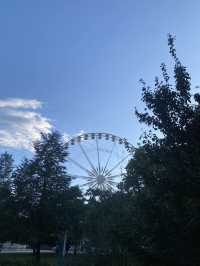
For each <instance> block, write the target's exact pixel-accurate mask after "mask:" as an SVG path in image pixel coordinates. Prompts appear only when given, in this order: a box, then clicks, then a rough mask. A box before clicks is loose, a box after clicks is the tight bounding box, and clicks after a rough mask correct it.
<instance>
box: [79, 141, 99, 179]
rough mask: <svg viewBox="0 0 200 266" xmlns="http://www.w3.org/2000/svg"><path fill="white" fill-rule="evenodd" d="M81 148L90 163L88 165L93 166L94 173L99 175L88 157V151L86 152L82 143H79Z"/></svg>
mask: <svg viewBox="0 0 200 266" xmlns="http://www.w3.org/2000/svg"><path fill="white" fill-rule="evenodd" d="M79 147H80V148H81V151H82V153H83V154H84V156H85V158H86V160H87V161H88V163H89V165H90V166H91V168H92V170H93V171H94V173H96V174H97V175H98V172H97V170H96V169H95V167H94V165H93V163H92V162H91V160H90V158H89V157H88V155H87V153H86V151H85V150H84V148H83V146H82V145H81V143H79Z"/></svg>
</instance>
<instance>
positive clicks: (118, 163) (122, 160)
mask: <svg viewBox="0 0 200 266" xmlns="http://www.w3.org/2000/svg"><path fill="white" fill-rule="evenodd" d="M128 157H129V154H128V155H126V156H125V157H124V158H123V159H121V160H120V161H119V162H117V163H116V164H115V166H114V167H113V168H112V169H110V170H109V171H108V172H107V173H106V175H109V174H111V173H112V171H113V170H115V169H116V168H117V167H118V166H119V165H120V164H121V163H123V162H124V161H125V160H126V159H127V158H128Z"/></svg>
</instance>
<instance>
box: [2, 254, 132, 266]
mask: <svg viewBox="0 0 200 266" xmlns="http://www.w3.org/2000/svg"><path fill="white" fill-rule="evenodd" d="M133 265H134V266H137V265H136V264H135V263H133V262H131V261H129V262H128V261H120V260H119V259H114V260H113V259H112V260H111V258H109V257H106V256H98V257H97V256H89V255H76V256H74V255H68V256H67V257H66V258H65V259H64V264H63V263H62V262H60V261H59V259H58V258H57V257H56V255H55V254H41V260H40V263H38V262H36V261H35V259H34V258H33V257H32V254H0V266H133Z"/></svg>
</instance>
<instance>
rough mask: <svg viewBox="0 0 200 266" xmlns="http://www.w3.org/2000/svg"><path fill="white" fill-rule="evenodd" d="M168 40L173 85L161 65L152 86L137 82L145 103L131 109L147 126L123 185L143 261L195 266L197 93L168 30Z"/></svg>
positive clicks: (199, 140) (198, 228) (198, 232)
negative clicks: (146, 259)
mask: <svg viewBox="0 0 200 266" xmlns="http://www.w3.org/2000/svg"><path fill="white" fill-rule="evenodd" d="M168 44H169V48H170V54H171V55H172V58H173V59H174V83H172V84H174V85H171V83H170V77H169V75H168V73H167V70H166V66H165V65H164V64H162V65H161V70H162V75H163V80H162V81H160V80H159V79H158V78H156V80H155V88H153V89H151V88H150V87H148V86H147V85H146V84H145V82H144V81H142V84H143V91H142V100H143V102H144V103H145V105H146V108H145V111H144V112H142V113H141V112H139V111H138V110H136V115H137V117H138V118H139V121H140V122H142V123H145V124H146V125H148V126H149V127H151V131H150V132H149V133H146V134H145V136H144V137H143V142H142V143H141V145H140V147H139V148H138V149H137V150H136V153H135V155H134V158H133V159H132V160H131V161H130V162H129V164H128V166H127V177H126V179H125V184H124V185H125V187H126V189H127V192H128V193H130V194H131V197H132V202H133V204H134V206H135V212H134V215H135V216H136V219H134V222H133V224H132V227H134V228H135V229H136V231H137V235H139V237H140V241H139V242H138V247H139V248H141V249H142V250H143V251H144V257H146V258H148V265H149V264H151V260H152V265H155V261H156V263H157V264H158V265H197V264H199V261H200V257H199V254H200V249H199V244H198V239H199V237H200V223H199V219H200V214H199V208H200V198H199V193H200V182H199V180H200V134H199V133H200V96H199V94H196V95H195V96H194V99H193V98H192V95H191V92H190V91H191V84H190V75H189V74H188V72H187V69H186V68H185V67H184V66H183V65H182V63H181V62H180V60H179V59H178V57H177V55H176V50H175V47H174V38H173V37H172V36H171V35H169V38H168ZM194 101H195V104H194V103H193V102H194ZM152 128H153V130H152ZM156 131H159V132H160V134H156ZM137 235H136V234H135V235H134V234H133V236H132V237H133V238H134V237H135V236H137ZM138 239H139V238H138ZM150 258H151V259H150Z"/></svg>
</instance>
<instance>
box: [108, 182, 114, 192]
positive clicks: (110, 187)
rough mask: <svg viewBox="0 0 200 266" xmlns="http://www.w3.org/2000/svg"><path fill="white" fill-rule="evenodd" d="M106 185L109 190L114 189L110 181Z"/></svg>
mask: <svg viewBox="0 0 200 266" xmlns="http://www.w3.org/2000/svg"><path fill="white" fill-rule="evenodd" d="M106 187H107V189H108V190H110V191H112V190H113V186H111V185H110V184H108V183H107V184H106Z"/></svg>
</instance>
